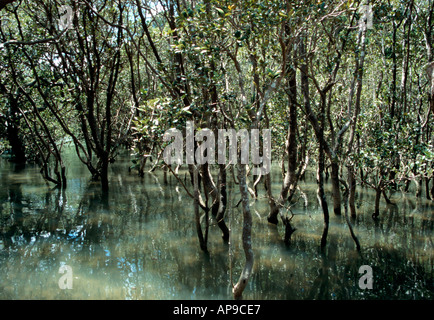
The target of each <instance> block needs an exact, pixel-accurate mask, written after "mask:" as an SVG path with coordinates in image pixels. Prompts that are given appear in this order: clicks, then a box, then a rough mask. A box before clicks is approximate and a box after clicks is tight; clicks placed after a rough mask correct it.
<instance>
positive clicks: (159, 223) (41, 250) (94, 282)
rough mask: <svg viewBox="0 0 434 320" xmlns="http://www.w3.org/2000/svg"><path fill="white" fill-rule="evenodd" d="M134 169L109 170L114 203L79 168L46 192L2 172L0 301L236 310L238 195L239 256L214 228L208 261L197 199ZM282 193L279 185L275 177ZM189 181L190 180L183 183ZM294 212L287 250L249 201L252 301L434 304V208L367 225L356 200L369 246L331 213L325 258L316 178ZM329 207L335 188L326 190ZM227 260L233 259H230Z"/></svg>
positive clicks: (8, 168) (413, 202)
mask: <svg viewBox="0 0 434 320" xmlns="http://www.w3.org/2000/svg"><path fill="white" fill-rule="evenodd" d="M130 163H131V162H130V160H129V159H128V157H127V156H125V157H123V158H119V159H118V160H117V161H116V163H115V164H114V165H112V167H111V175H110V177H111V181H110V188H111V189H110V193H109V195H108V196H107V197H104V196H102V194H101V192H100V185H99V184H98V183H93V182H91V181H89V174H88V172H87V171H86V169H85V168H84V167H83V166H82V165H81V164H80V163H79V162H78V161H76V160H75V158H74V157H73V156H71V157H70V160H69V162H68V166H67V167H68V172H67V176H68V179H69V180H68V187H67V189H66V190H65V191H59V190H56V189H54V190H53V189H52V188H51V187H50V186H47V185H46V184H45V182H44V180H43V179H42V178H41V175H40V173H39V170H38V168H37V167H36V166H32V165H27V166H26V168H25V169H24V170H21V171H17V170H15V169H14V165H13V164H11V163H9V162H8V161H7V160H5V159H1V160H0V179H1V180H0V199H1V202H0V236H1V237H0V299H231V298H232V294H231V279H232V280H233V282H236V281H237V280H238V277H239V275H240V272H241V270H242V268H243V264H244V255H243V251H242V244H241V228H242V213H241V211H240V208H237V207H235V206H236V204H237V203H238V201H239V193H238V190H237V188H236V186H230V187H231V188H233V192H232V193H231V199H230V203H231V209H230V211H229V212H228V216H227V217H226V219H227V222H228V223H229V224H230V227H231V229H232V235H231V237H232V241H231V245H230V246H228V245H227V244H225V243H223V241H222V239H221V233H220V230H219V228H218V226H217V225H216V224H215V221H213V220H212V219H211V221H210V229H209V239H208V248H209V254H208V255H206V254H204V253H202V252H201V251H200V248H199V243H198V240H197V235H196V231H195V225H194V213H193V207H192V199H191V198H189V196H188V195H187V193H186V192H185V191H184V190H183V189H182V186H181V185H179V183H178V182H177V180H176V179H175V178H174V177H171V176H170V175H168V176H167V184H166V183H165V179H164V176H163V172H162V171H161V170H159V169H157V170H156V171H154V172H153V173H146V174H145V176H144V177H139V176H138V175H137V174H136V173H135V172H128V166H129V165H130ZM273 174H274V176H273V181H274V186H273V188H274V193H275V194H276V195H277V193H278V191H279V188H280V184H281V180H280V178H279V175H280V173H279V171H278V170H276V172H274V173H273ZM180 175H181V176H183V175H184V173H183V172H180ZM300 190H301V192H299V193H298V194H297V196H296V199H297V200H298V201H297V202H296V203H293V204H292V211H293V213H294V214H295V216H294V218H293V219H292V223H293V225H294V227H296V228H297V231H296V232H295V233H294V234H293V237H292V244H291V246H290V247H286V246H285V245H284V244H283V236H284V230H283V226H282V224H281V223H280V224H279V226H278V227H277V228H276V227H274V226H270V225H269V224H268V223H267V220H266V216H267V213H268V212H267V209H268V205H267V201H266V199H265V197H264V191H263V189H261V188H260V189H259V196H258V199H257V200H256V201H255V200H253V199H252V200H251V210H252V214H253V220H254V225H253V234H252V238H253V248H254V254H255V265H254V273H253V277H252V278H251V280H250V282H249V285H248V287H247V288H246V291H245V293H244V298H246V299H433V298H434V289H433V287H434V284H433V258H434V250H433V221H434V215H433V213H434V203H433V202H431V201H428V200H425V199H421V198H415V197H414V196H413V195H412V194H405V193H402V192H396V193H394V194H392V195H391V199H392V201H394V202H395V203H396V205H395V206H390V205H389V206H386V205H385V204H384V203H383V205H382V207H381V214H380V219H379V220H378V221H374V220H373V219H372V218H371V215H372V212H373V207H374V193H373V192H372V191H371V190H369V189H362V188H359V190H358V194H357V208H358V217H357V219H356V220H353V221H352V224H353V227H354V231H355V233H356V235H357V236H358V238H359V241H360V243H361V246H362V251H361V253H358V252H357V251H356V249H355V245H354V242H353V240H352V239H351V237H350V233H349V230H348V226H347V224H346V222H345V219H344V217H343V216H334V215H333V213H332V211H331V219H330V229H329V236H328V245H327V250H326V252H325V253H321V252H320V250H319V244H320V238H321V234H322V228H323V217H322V210H321V208H320V207H319V205H318V201H317V199H316V184H315V180H314V177H313V175H312V174H311V173H308V174H307V176H306V179H305V181H302V182H301V183H300ZM327 195H328V199H329V202H330V203H331V198H330V195H331V188H330V186H329V185H327ZM230 252H231V253H232V254H231V257H232V258H230V255H229V253H230ZM65 265H66V266H69V267H71V270H72V282H71V284H72V289H61V288H60V287H59V279H61V277H62V276H63V274H62V273H59V268H61V267H62V266H65ZM362 265H368V266H370V267H371V268H372V270H373V288H372V289H371V290H370V289H364V290H363V289H361V288H360V287H359V279H360V277H362V275H363V274H359V272H358V271H359V267H360V266H362Z"/></svg>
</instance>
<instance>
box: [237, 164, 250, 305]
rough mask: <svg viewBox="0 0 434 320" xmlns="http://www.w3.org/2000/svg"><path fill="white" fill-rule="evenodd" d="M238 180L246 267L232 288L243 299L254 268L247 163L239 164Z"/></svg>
mask: <svg viewBox="0 0 434 320" xmlns="http://www.w3.org/2000/svg"><path fill="white" fill-rule="evenodd" d="M238 181H239V187H240V193H241V203H242V209H243V235H242V241H243V249H244V255H245V257H246V262H245V265H244V269H243V271H242V272H241V276H240V278H239V280H238V282H237V284H236V285H235V286H234V288H233V289H232V293H233V295H234V298H235V299H237V300H238V299H242V295H243V292H244V289H245V288H246V286H247V284H248V282H249V279H250V277H251V275H252V270H253V262H254V257H253V250H252V214H251V212H250V206H249V191H248V189H247V180H246V165H244V164H239V168H238Z"/></svg>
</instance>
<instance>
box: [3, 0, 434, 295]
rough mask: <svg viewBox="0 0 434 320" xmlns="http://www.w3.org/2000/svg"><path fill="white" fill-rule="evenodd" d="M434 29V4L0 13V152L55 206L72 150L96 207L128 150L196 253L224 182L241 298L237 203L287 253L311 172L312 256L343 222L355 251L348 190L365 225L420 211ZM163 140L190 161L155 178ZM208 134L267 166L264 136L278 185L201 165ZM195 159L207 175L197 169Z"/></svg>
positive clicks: (96, 5)
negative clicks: (262, 209) (316, 209)
mask: <svg viewBox="0 0 434 320" xmlns="http://www.w3.org/2000/svg"><path fill="white" fill-rule="evenodd" d="M433 19H434V1H431V0H418V1H414V0H410V1H403V0H387V1H375V0H372V1H365V0H360V1H357V0H354V1H352V0H342V1H341V0H330V1H316V0H315V1H314V0H309V1H306V0H303V1H301V0H294V1H292V0H291V1H289V0H286V1H278V0H267V1H260V0H243V1H236V0H203V1H200V0H155V1H148V0H141V1H139V0H131V1H102V0H99V1H93V0H81V1H78V0H77V1H75V0H65V1H57V0H36V1H27V0H12V1H10V0H9V1H0V61H1V62H0V118H1V120H2V121H1V122H0V151H1V152H2V153H3V154H4V155H5V156H6V155H7V156H8V157H10V161H13V162H14V163H16V164H17V165H18V164H25V163H35V164H37V165H38V166H39V167H40V172H41V174H42V176H43V178H44V179H45V180H46V181H47V184H49V185H50V186H52V187H57V188H59V189H65V188H66V189H67V188H68V174H67V172H68V170H67V167H66V164H65V161H64V158H63V157H64V154H63V150H64V148H66V147H72V148H73V149H74V150H75V152H76V155H77V157H78V159H79V160H80V161H81V162H82V163H83V164H84V165H85V166H86V168H87V169H88V171H89V179H90V180H93V181H98V182H99V183H100V184H101V189H102V192H104V193H108V194H109V195H110V183H109V181H110V180H109V175H110V166H111V164H113V163H114V162H115V161H116V160H117V157H118V155H119V154H121V153H122V152H125V150H128V152H129V153H130V154H131V155H132V157H133V161H132V163H131V164H130V166H129V167H127V168H125V171H126V172H128V171H130V173H131V172H133V173H134V174H137V175H140V176H143V175H146V174H147V172H148V171H154V170H163V171H164V172H165V174H167V175H168V176H169V175H170V176H172V177H174V178H175V179H176V181H177V183H179V186H181V187H182V188H183V190H184V191H185V192H186V193H187V194H188V195H189V196H190V197H191V200H192V201H191V202H189V205H191V216H192V217H193V218H194V220H193V221H194V223H195V225H194V228H195V230H197V237H198V241H199V246H200V250H202V251H204V252H207V251H208V247H207V237H208V232H207V230H208V227H209V226H208V224H207V223H206V221H207V220H208V217H209V215H210V216H212V217H214V219H215V221H217V223H218V227H219V228H220V230H221V234H222V238H223V241H228V240H229V239H230V228H229V227H228V224H227V221H226V211H227V198H228V196H229V195H228V192H230V190H227V188H226V186H227V181H228V180H232V181H234V182H235V183H236V185H237V188H238V192H239V193H238V194H239V195H240V199H239V202H238V205H239V206H240V208H242V221H243V228H242V235H240V236H241V237H242V241H243V249H244V254H245V265H244V269H243V270H242V272H241V275H240V276H239V280H238V282H237V283H236V284H235V285H234V287H233V296H234V298H239V297H241V296H242V294H243V291H244V289H245V288H246V286H247V284H248V282H249V279H250V278H251V276H252V270H253V265H254V262H255V259H254V254H253V250H252V240H251V237H252V213H251V210H250V205H249V204H250V201H251V200H252V199H255V198H256V197H258V192H263V193H264V194H265V195H266V198H267V201H268V204H269V209H268V212H267V219H268V223H269V224H272V225H277V226H278V227H282V228H283V230H284V239H283V241H284V242H285V243H286V245H287V246H291V237H292V235H293V234H294V232H296V231H295V230H296V224H297V221H296V220H297V219H296V218H294V214H292V213H291V203H292V202H293V200H294V198H295V195H296V194H297V192H298V190H299V189H298V185H299V182H300V181H301V180H302V179H304V176H305V174H306V171H307V170H308V169H312V170H314V171H315V174H316V183H317V201H318V202H319V203H320V206H321V208H322V213H323V223H324V225H323V232H322V235H321V241H320V243H318V246H319V247H320V248H322V249H325V248H326V247H327V239H328V237H327V236H328V231H329V221H330V216H331V215H342V216H344V218H345V221H346V223H347V226H348V229H349V232H348V234H349V236H351V237H352V238H353V240H354V246H355V248H356V249H357V250H359V251H360V250H362V249H363V248H362V247H361V244H360V241H359V239H358V237H357V234H356V232H355V231H354V230H353V227H352V219H355V218H356V217H357V215H358V212H357V206H356V205H355V201H356V195H357V188H360V187H361V186H363V187H368V188H372V189H373V190H374V192H375V195H376V196H375V202H374V203H372V204H371V205H372V212H373V213H372V219H378V217H379V215H380V204H381V203H390V202H391V199H390V194H391V192H393V191H397V190H401V191H404V192H411V193H414V194H415V196H416V197H424V198H426V199H428V200H431V199H434V170H433V169H434V163H433V160H434V148H433V141H434V135H433V129H432V128H433V121H434V120H433V118H434V117H433V115H434V61H433V59H434V57H433V54H434V53H433V41H434V40H433V36H434V35H433V32H434V30H433V27H434V21H433ZM191 124H193V125H194V127H193V128H192V127H191ZM170 129H177V130H179V131H180V132H182V134H183V137H186V136H187V135H188V133H189V132H191V131H192V130H194V131H195V132H196V136H195V137H196V139H195V140H194V143H193V144H190V145H189V144H188V142H186V139H184V143H183V145H182V146H183V148H184V151H183V153H182V154H183V156H182V157H184V155H185V158H190V159H192V157H193V154H196V161H193V162H191V161H190V162H186V161H185V160H184V161H183V164H182V165H180V164H178V165H176V164H167V163H166V162H165V161H164V150H165V148H167V147H168V145H170V143H171V140H170V139H167V137H166V138H165V132H168V130H170ZM221 129H226V130H229V129H234V130H236V131H237V132H238V131H241V130H244V129H246V130H248V132H253V130H259V132H260V133H261V136H262V138H261V139H259V141H257V140H256V141H254V137H253V134H252V138H251V146H252V150H253V147H254V146H256V147H258V148H259V146H260V148H259V150H260V151H261V154H262V158H263V159H265V151H266V149H265V147H264V149H263V145H264V144H265V142H266V140H265V139H264V137H265V136H264V135H263V134H264V133H265V130H267V129H269V130H271V141H270V143H271V157H272V164H273V166H275V167H276V166H277V167H278V168H279V170H280V171H281V175H280V176H279V178H280V180H279V181H278V183H279V184H281V189H280V190H279V192H278V193H276V192H275V190H272V188H271V184H272V183H273V181H272V179H276V176H273V175H271V174H270V172H263V171H260V170H259V171H255V170H253V169H255V167H258V164H257V163H254V164H252V162H251V161H250V163H245V162H241V161H240V160H239V158H240V157H237V158H238V163H234V162H233V161H232V162H230V163H229V162H227V163H220V162H218V163H217V160H216V161H211V158H210V157H209V154H207V153H208V152H210V150H208V149H207V150H206V152H205V150H204V148H201V146H202V144H203V142H202V144H201V143H200V142H201V141H202V140H203V138H204V136H205V137H207V138H206V141H207V142H210V141H208V139H209V137H210V135H209V132H212V133H214V136H215V142H217V136H218V131H219V130H221ZM201 133H202V134H201ZM200 138H201V139H202V140H201V139H200ZM211 142H212V141H211ZM212 143H213V142H212ZM258 148H257V149H258ZM193 149H194V150H193ZM241 149H242V143H241V144H240V146H239V148H238V152H239V153H240V154H241ZM198 152H199V153H201V152H202V153H201V154H202V155H205V154H207V157H206V158H207V159H208V158H209V159H208V160H209V161H205V162H204V161H202V162H200V163H199V162H198V161H197V154H198ZM225 152H226V151H225ZM252 152H253V151H252ZM252 157H253V155H252ZM182 168H183V169H185V170H187V171H188V172H189V177H188V178H187V179H185V177H184V176H183V175H181V174H180V173H179V171H180V170H181V169H182ZM326 181H329V182H330V183H331V186H332V192H331V193H327V192H326V191H325V188H324V184H325V183H326ZM274 182H276V181H274ZM203 215H205V219H202V218H201V217H202V216H203Z"/></svg>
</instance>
